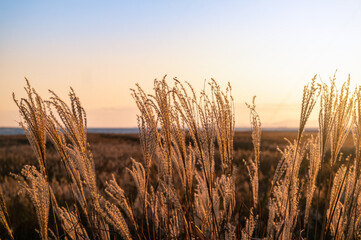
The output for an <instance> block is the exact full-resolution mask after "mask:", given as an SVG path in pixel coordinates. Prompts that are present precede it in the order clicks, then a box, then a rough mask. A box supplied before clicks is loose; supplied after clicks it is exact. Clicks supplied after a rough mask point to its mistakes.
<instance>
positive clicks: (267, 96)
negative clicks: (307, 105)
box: [0, 0, 361, 127]
mask: <svg viewBox="0 0 361 240" xmlns="http://www.w3.org/2000/svg"><path fill="white" fill-rule="evenodd" d="M336 69H338V72H337V78H338V81H339V82H342V81H344V80H346V78H347V75H348V74H349V73H350V74H351V82H352V85H354V84H356V83H357V84H361V1H347V0H345V1H290V0H288V1H269V0H267V1H266V0H265V1H258V0H249V1H80V0H74V1H1V2H0V127H12V126H18V124H17V121H18V120H19V116H18V112H17V109H16V106H15V104H14V102H13V101H12V97H11V94H12V92H15V94H16V96H17V97H18V98H20V97H24V96H25V92H24V90H23V86H24V85H25V80H24V77H27V78H28V79H29V80H30V82H31V84H32V86H33V87H34V88H35V89H37V91H38V92H39V93H40V95H41V96H42V97H43V98H44V99H45V98H47V97H48V96H49V94H48V92H47V89H52V90H54V91H55V92H57V93H58V95H60V96H62V97H64V98H66V97H67V92H68V89H69V86H72V87H73V88H74V89H75V91H76V92H77V94H78V95H79V97H80V99H81V101H82V103H83V105H84V107H85V109H86V111H87V113H88V126H89V127H135V126H136V114H137V110H136V106H135V104H134V101H133V99H132V98H131V96H130V90H129V89H130V88H132V87H134V85H135V83H140V85H141V86H142V87H143V88H144V89H145V90H146V91H148V92H150V91H151V90H152V84H153V79H154V78H158V79H159V78H162V77H163V75H165V74H167V75H168V78H169V80H171V79H172V78H173V77H177V78H178V79H179V80H184V81H188V82H190V83H192V84H193V85H194V87H195V89H198V90H200V89H202V88H203V85H204V81H205V80H210V78H215V79H216V80H217V81H218V82H219V83H220V84H221V85H222V86H226V83H227V82H228V81H229V82H231V84H232V87H233V95H234V98H235V106H236V125H237V126H242V127H247V126H249V115H248V111H247V109H246V107H245V105H244V102H246V101H251V99H252V96H253V95H257V107H258V112H259V114H260V116H261V121H262V125H263V126H265V127H296V126H297V124H298V120H297V119H298V117H299V109H300V102H301V97H302V89H303V86H304V85H305V84H307V83H308V82H309V81H310V80H311V79H312V77H313V76H314V75H315V74H319V75H320V76H321V79H322V80H323V81H327V80H328V78H329V77H330V76H332V75H333V74H334V72H335V70H336ZM319 80H320V79H319ZM310 124H311V125H310V126H312V125H313V126H315V125H316V119H315V118H313V119H312V120H311V122H310Z"/></svg>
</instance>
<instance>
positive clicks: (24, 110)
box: [13, 78, 47, 178]
mask: <svg viewBox="0 0 361 240" xmlns="http://www.w3.org/2000/svg"><path fill="white" fill-rule="evenodd" d="M25 80H26V83H27V86H26V87H25V91H26V93H27V96H28V98H27V99H26V98H22V99H21V100H20V101H18V100H17V99H16V98H15V94H14V93H13V99H14V101H15V103H16V105H17V106H18V108H19V113H20V116H21V122H20V123H19V124H20V126H21V127H22V128H23V129H24V131H25V134H26V136H27V138H28V140H29V142H30V144H31V146H32V148H33V149H34V153H35V154H36V158H37V160H38V162H39V167H40V172H41V173H42V174H43V175H44V177H45V178H47V176H46V170H45V169H46V154H45V144H46V110H45V104H44V102H43V100H42V99H41V97H40V96H39V94H38V93H37V92H36V91H35V89H34V88H32V87H31V86H30V83H29V81H28V80H27V79H26V78H25Z"/></svg>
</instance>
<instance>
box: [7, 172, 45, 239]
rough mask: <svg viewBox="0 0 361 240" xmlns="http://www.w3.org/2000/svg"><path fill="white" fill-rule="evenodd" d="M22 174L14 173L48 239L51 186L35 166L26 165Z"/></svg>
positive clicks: (43, 234)
mask: <svg viewBox="0 0 361 240" xmlns="http://www.w3.org/2000/svg"><path fill="white" fill-rule="evenodd" d="M21 175H22V176H20V175H14V176H15V177H16V178H17V179H18V182H19V185H20V188H21V191H23V192H25V193H26V194H27V195H28V196H29V197H30V200H31V203H32V204H33V205H34V208H35V212H36V216H37V219H38V223H39V226H40V235H41V238H42V239H44V240H45V239H48V218H49V206H50V199H49V186H48V183H47V182H46V179H45V178H44V176H43V174H42V173H40V172H39V171H38V170H36V168H35V167H34V166H29V165H26V166H24V168H23V169H22V170H21Z"/></svg>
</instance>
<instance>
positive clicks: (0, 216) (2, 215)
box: [0, 186, 14, 239]
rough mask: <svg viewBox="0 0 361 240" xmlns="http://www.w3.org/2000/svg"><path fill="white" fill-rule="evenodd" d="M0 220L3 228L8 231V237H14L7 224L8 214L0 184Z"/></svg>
mask: <svg viewBox="0 0 361 240" xmlns="http://www.w3.org/2000/svg"><path fill="white" fill-rule="evenodd" d="M0 221H1V223H2V225H3V226H4V228H5V230H6V231H7V232H8V234H9V237H10V238H11V239H14V236H13V233H12V231H11V229H10V225H9V214H8V211H7V208H6V204H5V199H4V194H3V192H2V189H1V186H0Z"/></svg>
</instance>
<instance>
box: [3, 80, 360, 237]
mask: <svg viewBox="0 0 361 240" xmlns="http://www.w3.org/2000/svg"><path fill="white" fill-rule="evenodd" d="M25 90H26V94H27V95H26V97H25V98H21V99H19V100H18V99H17V98H16V96H15V95H14V101H15V103H16V104H17V106H18V108H19V113H20V116H21V118H22V122H21V126H22V127H23V128H24V130H25V132H26V137H27V138H25V136H6V137H0V140H1V141H0V161H1V162H0V164H1V166H2V167H1V169H0V171H1V175H0V181H1V182H0V183H1V188H2V193H1V201H0V202H1V204H0V215H1V223H2V224H1V227H0V230H1V231H0V233H1V234H0V237H1V238H2V239H361V168H360V167H361V166H360V164H361V136H360V135H361V87H359V86H358V87H356V88H355V89H351V88H350V80H349V79H348V80H347V81H345V83H344V84H343V85H342V87H341V88H340V89H337V87H336V84H335V77H334V78H331V79H330V81H329V82H328V83H323V82H321V83H318V81H317V79H316V77H315V78H314V79H313V80H312V81H311V82H310V84H309V85H307V86H305V87H304V89H303V99H302V101H301V103H300V105H301V112H300V124H299V130H298V132H294V133H293V132H287V133H285V132H263V131H262V129H261V121H262V119H261V118H260V117H259V115H258V113H257V109H256V105H255V99H253V101H252V102H251V103H249V104H247V106H248V108H249V113H247V114H249V115H250V125H251V127H252V132H235V131H234V126H235V121H234V107H233V98H232V92H231V86H230V85H228V86H227V87H226V88H225V89H223V88H222V87H221V86H219V85H218V84H217V83H216V82H215V81H214V80H212V81H211V82H210V83H209V86H208V88H206V89H204V90H203V91H200V92H197V91H196V90H194V89H193V88H192V86H190V85H189V84H187V83H182V82H180V81H178V80H177V79H174V80H171V81H170V80H166V79H165V78H164V79H162V80H156V81H155V82H154V89H153V91H152V92H151V91H149V93H148V92H146V91H144V90H143V89H142V88H141V87H140V86H136V87H135V89H134V90H132V95H133V97H134V100H135V103H136V105H137V106H138V108H139V116H138V125H139V130H140V134H139V136H136V135H104V134H87V120H86V112H85V110H84V109H83V107H82V106H81V104H80V100H79V98H78V96H77V95H76V94H75V92H74V91H73V90H72V89H71V91H70V93H69V97H70V101H69V102H66V101H63V100H62V99H61V98H60V97H59V96H57V95H56V94H55V93H54V92H52V91H51V94H52V97H51V98H50V99H48V100H43V99H42V98H41V97H40V96H39V95H38V94H37V92H36V91H35V90H34V89H33V88H31V86H30V84H29V83H28V84H27V86H26V87H25ZM316 104H318V105H319V106H320V110H319V112H318V114H319V129H318V131H317V132H307V131H305V129H306V127H307V121H308V118H309V116H310V114H311V112H312V111H313V110H314V108H315V106H316ZM245 114H246V113H245ZM25 196H26V197H25Z"/></svg>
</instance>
